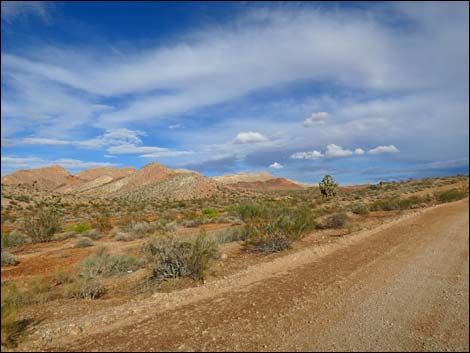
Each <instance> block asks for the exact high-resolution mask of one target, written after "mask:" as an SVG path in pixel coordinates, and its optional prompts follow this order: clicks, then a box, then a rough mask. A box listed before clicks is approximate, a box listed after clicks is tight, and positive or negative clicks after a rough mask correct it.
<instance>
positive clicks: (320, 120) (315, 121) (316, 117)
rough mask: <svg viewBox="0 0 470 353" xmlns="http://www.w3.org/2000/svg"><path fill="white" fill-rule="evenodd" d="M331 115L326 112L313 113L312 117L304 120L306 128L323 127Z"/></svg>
mask: <svg viewBox="0 0 470 353" xmlns="http://www.w3.org/2000/svg"><path fill="white" fill-rule="evenodd" d="M329 116H330V114H328V113H326V112H318V113H312V115H310V117H308V118H307V119H305V120H304V126H305V127H312V126H314V125H321V124H324V123H325V122H326V120H327V119H328V117H329Z"/></svg>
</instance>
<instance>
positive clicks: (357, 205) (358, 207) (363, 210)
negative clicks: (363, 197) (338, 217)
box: [351, 202, 369, 216]
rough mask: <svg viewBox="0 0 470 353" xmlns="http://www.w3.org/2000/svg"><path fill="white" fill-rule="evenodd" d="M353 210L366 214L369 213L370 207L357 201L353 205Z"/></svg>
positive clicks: (356, 212)
mask: <svg viewBox="0 0 470 353" xmlns="http://www.w3.org/2000/svg"><path fill="white" fill-rule="evenodd" d="M351 212H352V213H355V214H359V215H363V216H365V215H368V214H369V208H368V207H367V205H365V204H363V203H360V202H356V203H353V204H352V205H351Z"/></svg>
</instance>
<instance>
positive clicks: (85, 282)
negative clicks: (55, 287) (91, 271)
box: [64, 277, 106, 299]
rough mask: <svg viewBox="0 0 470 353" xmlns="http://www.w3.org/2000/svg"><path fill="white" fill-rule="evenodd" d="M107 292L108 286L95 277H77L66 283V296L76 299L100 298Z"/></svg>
mask: <svg viewBox="0 0 470 353" xmlns="http://www.w3.org/2000/svg"><path fill="white" fill-rule="evenodd" d="M105 293H106V288H105V287H104V286H103V285H102V284H101V282H100V281H99V280H97V279H94V278H83V277H76V278H75V280H73V281H72V282H69V283H66V284H65V285H64V296H65V297H66V298H76V299H98V298H100V297H102V296H103V295H104V294H105Z"/></svg>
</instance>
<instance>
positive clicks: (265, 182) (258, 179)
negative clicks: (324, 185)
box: [212, 172, 316, 190]
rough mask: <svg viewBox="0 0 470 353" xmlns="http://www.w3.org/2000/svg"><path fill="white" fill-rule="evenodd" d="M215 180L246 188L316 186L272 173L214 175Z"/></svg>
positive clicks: (299, 187) (283, 188)
mask: <svg viewBox="0 0 470 353" xmlns="http://www.w3.org/2000/svg"><path fill="white" fill-rule="evenodd" d="M212 179H213V180H215V181H217V182H219V183H222V184H228V185H230V186H231V187H236V188H245V189H269V190H289V189H301V188H306V187H311V186H315V185H316V184H307V183H301V182H297V181H294V180H289V179H285V178H276V177H275V176H274V175H272V174H271V173H266V172H263V173H238V174H226V175H222V176H216V177H212Z"/></svg>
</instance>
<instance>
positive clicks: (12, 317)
mask: <svg viewBox="0 0 470 353" xmlns="http://www.w3.org/2000/svg"><path fill="white" fill-rule="evenodd" d="M2 259H3V256H2ZM20 308H21V305H20V303H19V302H18V289H17V288H16V285H15V284H14V283H10V284H8V285H5V286H3V285H2V316H1V318H2V329H1V337H2V347H3V346H5V347H15V346H16V339H17V338H18V335H19V334H20V333H21V331H22V330H21V323H20V321H19V320H18V311H19V309H20Z"/></svg>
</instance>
